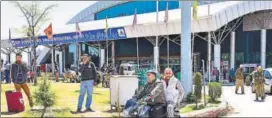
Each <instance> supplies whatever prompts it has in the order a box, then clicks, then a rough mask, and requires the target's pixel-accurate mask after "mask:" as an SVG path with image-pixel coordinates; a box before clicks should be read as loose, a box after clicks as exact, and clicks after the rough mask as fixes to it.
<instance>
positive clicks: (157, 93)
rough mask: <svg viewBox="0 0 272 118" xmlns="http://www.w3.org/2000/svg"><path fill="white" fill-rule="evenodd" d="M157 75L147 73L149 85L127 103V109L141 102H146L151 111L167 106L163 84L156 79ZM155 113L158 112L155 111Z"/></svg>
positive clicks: (151, 72) (153, 72)
mask: <svg viewBox="0 0 272 118" xmlns="http://www.w3.org/2000/svg"><path fill="white" fill-rule="evenodd" d="M156 75H157V74H156V72H155V71H148V72H147V74H146V76H147V79H148V83H147V84H146V85H145V86H144V88H143V89H141V90H140V91H139V92H137V93H136V95H134V96H133V97H132V99H130V100H128V101H127V103H126V105H125V109H127V108H129V107H131V106H135V105H137V102H139V101H141V102H142V101H143V102H145V104H146V105H148V106H150V107H151V109H158V107H160V106H165V105H166V100H165V95H164V88H163V84H162V82H161V81H160V80H159V79H156ZM153 111H154V112H156V111H155V110H153ZM154 112H153V113H154ZM151 114H152V113H151ZM154 114H155V113H154ZM151 117H152V115H151Z"/></svg>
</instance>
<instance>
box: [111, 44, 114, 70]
mask: <svg viewBox="0 0 272 118" xmlns="http://www.w3.org/2000/svg"><path fill="white" fill-rule="evenodd" d="M111 59H112V65H113V66H114V65H115V42H114V41H112V44H111Z"/></svg>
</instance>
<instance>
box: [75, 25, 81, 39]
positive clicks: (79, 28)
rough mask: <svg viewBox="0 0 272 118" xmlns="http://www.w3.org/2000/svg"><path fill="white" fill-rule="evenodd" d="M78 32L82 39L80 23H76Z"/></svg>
mask: <svg viewBox="0 0 272 118" xmlns="http://www.w3.org/2000/svg"><path fill="white" fill-rule="evenodd" d="M76 32H77V33H78V34H79V36H80V37H81V36H82V33H81V31H80V28H79V25H78V23H76Z"/></svg>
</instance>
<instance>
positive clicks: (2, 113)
mask: <svg viewBox="0 0 272 118" xmlns="http://www.w3.org/2000/svg"><path fill="white" fill-rule="evenodd" d="M18 113H20V112H18ZM18 113H17V112H2V111H1V115H14V114H18Z"/></svg>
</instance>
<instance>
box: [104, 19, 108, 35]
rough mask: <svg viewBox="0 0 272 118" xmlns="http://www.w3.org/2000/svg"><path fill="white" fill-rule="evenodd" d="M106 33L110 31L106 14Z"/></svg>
mask: <svg viewBox="0 0 272 118" xmlns="http://www.w3.org/2000/svg"><path fill="white" fill-rule="evenodd" d="M104 32H105V33H107V32H108V16H106V26H105V31H104Z"/></svg>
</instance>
